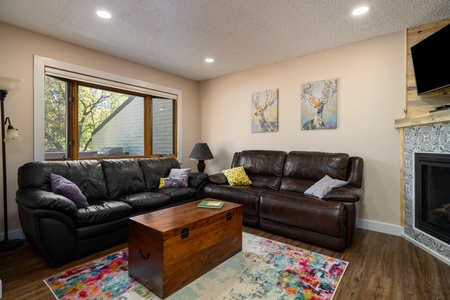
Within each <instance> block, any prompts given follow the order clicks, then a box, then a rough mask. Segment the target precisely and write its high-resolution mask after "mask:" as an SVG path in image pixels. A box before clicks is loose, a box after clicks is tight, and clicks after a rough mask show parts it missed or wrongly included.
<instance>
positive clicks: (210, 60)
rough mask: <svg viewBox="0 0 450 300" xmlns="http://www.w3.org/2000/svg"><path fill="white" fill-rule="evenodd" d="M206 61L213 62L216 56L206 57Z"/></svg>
mask: <svg viewBox="0 0 450 300" xmlns="http://www.w3.org/2000/svg"><path fill="white" fill-rule="evenodd" d="M205 61H206V62H207V63H212V62H214V58H211V57H208V58H205Z"/></svg>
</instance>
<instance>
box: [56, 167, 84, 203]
mask: <svg viewBox="0 0 450 300" xmlns="http://www.w3.org/2000/svg"><path fill="white" fill-rule="evenodd" d="M50 180H51V182H52V183H51V185H52V192H53V193H55V194H59V195H62V196H64V197H66V198H68V199H70V200H72V201H73V203H75V204H76V206H77V207H78V208H84V207H87V206H88V205H89V203H88V202H87V199H86V196H85V195H83V192H81V190H80V188H79V187H78V186H77V185H76V184H74V183H73V182H72V181H70V180H67V179H66V178H64V177H62V176H61V175H57V174H53V173H51V174H50Z"/></svg>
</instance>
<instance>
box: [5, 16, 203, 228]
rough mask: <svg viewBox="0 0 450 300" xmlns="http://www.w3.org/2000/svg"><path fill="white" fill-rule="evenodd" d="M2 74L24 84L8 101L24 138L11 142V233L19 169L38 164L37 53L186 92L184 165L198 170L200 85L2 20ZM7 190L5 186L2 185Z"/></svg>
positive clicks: (15, 220) (15, 219) (8, 110)
mask: <svg viewBox="0 0 450 300" xmlns="http://www.w3.org/2000/svg"><path fill="white" fill-rule="evenodd" d="M0 37H1V39H2V44H1V46H0V76H5V77H13V78H17V79H19V80H20V81H21V83H20V85H19V86H18V87H16V88H15V89H13V90H12V91H11V92H10V93H9V94H8V96H7V98H6V101H5V113H6V116H9V117H10V118H11V121H12V122H13V125H14V126H15V127H16V128H18V129H19V132H20V135H21V136H22V138H23V140H22V141H21V142H20V143H16V144H7V145H6V151H7V172H8V173H7V186H8V202H9V205H8V215H9V231H14V230H17V229H20V223H19V220H18V214H17V205H16V203H15V201H14V199H15V192H16V190H17V176H16V174H17V169H18V168H19V167H20V166H21V165H22V164H24V163H26V162H29V161H32V160H33V139H34V137H33V55H40V56H44V57H48V58H53V59H56V60H60V61H64V62H68V63H72V64H76V65H80V66H85V67H89V68H92V69H97V70H100V71H104V72H109V73H114V74H118V75H122V76H126V77H130V78H135V79H139V80H143V81H147V82H150V83H155V84H159V85H162V86H166V87H170V88H174V89H178V90H181V91H182V110H183V112H182V127H183V136H182V145H181V146H182V149H183V153H182V158H183V166H186V167H193V168H195V162H194V161H191V160H189V159H188V156H189V153H190V151H191V149H192V147H193V146H194V144H195V143H196V142H198V141H199V140H200V131H201V130H200V118H199V111H200V102H199V90H198V83H197V82H195V81H192V80H188V79H185V78H182V77H178V76H175V75H172V74H169V73H165V72H162V71H159V70H156V69H152V68H148V67H145V66H142V65H139V64H135V63H132V62H129V61H126V60H122V59H118V58H116V57H113V56H109V55H106V54H102V53H100V52H96V51H92V50H89V49H86V48H82V47H79V46H75V45H73V44H69V43H65V42H62V41H60V40H55V39H52V38H49V37H46V36H43V35H40V34H36V33H33V32H30V31H26V30H23V29H20V28H17V27H14V26H10V25H8V24H5V23H1V22H0ZM0 188H2V187H0ZM0 206H1V208H0V216H1V217H0V218H1V219H2V221H1V224H0V233H2V232H4V229H3V205H0Z"/></svg>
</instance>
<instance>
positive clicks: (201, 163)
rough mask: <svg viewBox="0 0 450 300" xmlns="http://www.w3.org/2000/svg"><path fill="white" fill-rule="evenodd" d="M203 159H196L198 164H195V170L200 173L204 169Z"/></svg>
mask: <svg viewBox="0 0 450 300" xmlns="http://www.w3.org/2000/svg"><path fill="white" fill-rule="evenodd" d="M205 166H206V165H205V160H199V161H198V164H197V170H198V171H199V172H200V173H203V172H204V171H205Z"/></svg>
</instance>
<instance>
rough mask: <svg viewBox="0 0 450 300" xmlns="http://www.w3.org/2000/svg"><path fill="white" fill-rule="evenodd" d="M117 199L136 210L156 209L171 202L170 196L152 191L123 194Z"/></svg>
mask: <svg viewBox="0 0 450 300" xmlns="http://www.w3.org/2000/svg"><path fill="white" fill-rule="evenodd" d="M115 200H118V201H123V202H125V203H127V204H128V205H130V206H131V207H132V208H133V211H134V212H138V211H145V210H152V209H156V208H159V207H162V206H165V205H167V204H169V203H170V202H171V201H170V197H169V196H167V195H164V194H160V193H152V192H142V193H135V194H130V195H123V196H120V197H118V198H116V199H115Z"/></svg>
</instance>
